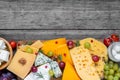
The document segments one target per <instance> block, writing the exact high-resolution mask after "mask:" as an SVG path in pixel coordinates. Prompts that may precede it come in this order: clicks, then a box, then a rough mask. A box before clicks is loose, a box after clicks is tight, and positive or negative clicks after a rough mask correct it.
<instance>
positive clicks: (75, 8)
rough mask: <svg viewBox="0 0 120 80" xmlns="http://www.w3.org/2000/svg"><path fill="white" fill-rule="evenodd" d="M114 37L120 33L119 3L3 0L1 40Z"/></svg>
mask: <svg viewBox="0 0 120 80" xmlns="http://www.w3.org/2000/svg"><path fill="white" fill-rule="evenodd" d="M111 33H120V1H119V0H0V36H1V37H4V38H6V39H8V40H11V39H15V40H25V39H52V38H57V37H67V38H69V39H78V38H79V39H81V38H84V37H95V38H103V37H105V36H106V35H109V34H111Z"/></svg>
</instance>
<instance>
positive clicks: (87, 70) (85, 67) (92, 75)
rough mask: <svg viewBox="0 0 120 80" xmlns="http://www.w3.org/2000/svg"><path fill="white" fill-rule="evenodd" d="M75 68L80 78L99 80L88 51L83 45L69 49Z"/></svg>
mask: <svg viewBox="0 0 120 80" xmlns="http://www.w3.org/2000/svg"><path fill="white" fill-rule="evenodd" d="M70 54H71V57H72V60H73V63H74V65H75V69H76V71H77V73H78V75H79V76H80V78H81V79H82V80H93V79H94V80H100V77H99V75H98V73H97V71H96V68H95V64H94V62H93V60H92V58H91V55H90V52H89V51H88V50H87V49H84V48H83V47H81V46H80V47H75V48H73V49H71V50H70Z"/></svg>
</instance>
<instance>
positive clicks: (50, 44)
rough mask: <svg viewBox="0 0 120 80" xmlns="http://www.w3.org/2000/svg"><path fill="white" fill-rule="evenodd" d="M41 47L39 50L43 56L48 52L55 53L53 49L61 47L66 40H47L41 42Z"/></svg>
mask: <svg viewBox="0 0 120 80" xmlns="http://www.w3.org/2000/svg"><path fill="white" fill-rule="evenodd" d="M43 44H44V45H43V47H42V48H41V50H42V51H43V52H44V54H47V53H48V52H49V51H52V52H53V53H54V52H55V49H56V48H57V47H58V46H60V45H62V44H66V38H58V39H53V40H48V41H45V42H43Z"/></svg>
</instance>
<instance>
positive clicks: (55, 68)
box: [50, 61, 62, 78]
mask: <svg viewBox="0 0 120 80" xmlns="http://www.w3.org/2000/svg"><path fill="white" fill-rule="evenodd" d="M50 66H51V68H52V70H53V72H54V76H55V78H58V77H60V76H61V75H62V72H61V70H60V68H59V65H58V63H57V62H56V61H52V62H50Z"/></svg>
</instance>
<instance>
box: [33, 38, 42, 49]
mask: <svg viewBox="0 0 120 80" xmlns="http://www.w3.org/2000/svg"><path fill="white" fill-rule="evenodd" d="M42 46H43V43H42V42H41V41H40V40H37V41H35V42H34V43H33V44H32V45H31V47H35V48H37V49H40V48H41V47H42Z"/></svg>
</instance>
